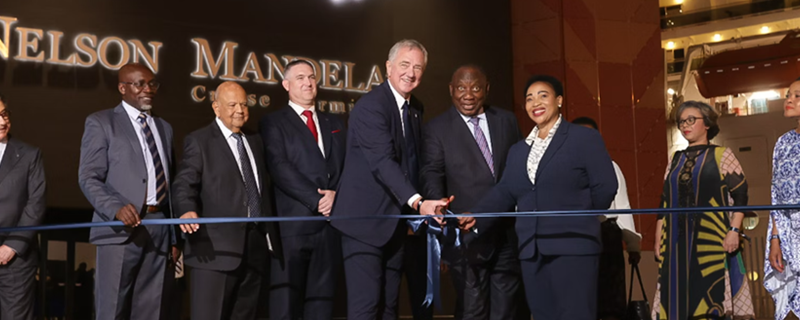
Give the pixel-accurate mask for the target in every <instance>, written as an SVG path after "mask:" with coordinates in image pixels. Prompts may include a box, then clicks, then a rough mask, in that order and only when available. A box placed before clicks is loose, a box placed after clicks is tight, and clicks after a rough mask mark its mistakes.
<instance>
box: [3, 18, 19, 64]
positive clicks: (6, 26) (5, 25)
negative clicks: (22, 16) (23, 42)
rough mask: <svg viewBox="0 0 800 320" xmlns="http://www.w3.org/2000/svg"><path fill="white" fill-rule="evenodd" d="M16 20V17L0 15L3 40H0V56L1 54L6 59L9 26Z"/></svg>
mask: <svg viewBox="0 0 800 320" xmlns="http://www.w3.org/2000/svg"><path fill="white" fill-rule="evenodd" d="M15 22H17V18H14V17H0V24H2V25H3V41H0V56H3V59H6V60H8V45H9V44H10V43H9V42H8V40H9V38H11V26H12V25H13V24H14V23H15Z"/></svg>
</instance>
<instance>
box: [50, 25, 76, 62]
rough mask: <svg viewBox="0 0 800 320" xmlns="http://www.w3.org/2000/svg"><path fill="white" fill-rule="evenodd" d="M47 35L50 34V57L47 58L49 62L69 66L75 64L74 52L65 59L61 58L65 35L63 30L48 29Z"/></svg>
mask: <svg viewBox="0 0 800 320" xmlns="http://www.w3.org/2000/svg"><path fill="white" fill-rule="evenodd" d="M47 35H48V36H50V59H47V62H49V63H54V64H63V65H69V66H71V65H74V64H75V53H72V54H71V55H69V57H67V58H66V59H63V60H62V59H61V58H59V55H60V54H61V52H60V51H61V37H63V36H64V33H63V32H61V31H47Z"/></svg>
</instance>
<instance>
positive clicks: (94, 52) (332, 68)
mask: <svg viewBox="0 0 800 320" xmlns="http://www.w3.org/2000/svg"><path fill="white" fill-rule="evenodd" d="M17 22H18V20H17V18H15V17H5V16H0V25H2V28H3V33H2V39H1V40H0V57H2V58H3V59H4V60H8V59H9V58H13V59H14V60H16V61H28V62H35V63H47V64H55V65H62V66H75V67H86V68H88V67H93V66H95V65H97V64H98V63H99V64H100V65H101V66H102V67H103V68H106V69H108V70H119V68H121V67H122V66H124V65H125V64H127V63H129V62H139V63H142V64H145V65H147V66H148V67H150V69H152V70H153V72H154V73H158V72H159V60H158V57H159V52H160V49H161V47H162V46H163V45H164V43H162V42H159V41H148V42H147V43H146V44H145V43H144V42H142V41H140V40H138V39H127V40H126V39H122V38H120V37H116V36H106V37H104V38H100V37H98V36H97V35H94V34H89V33H80V34H78V35H76V36H75V37H74V38H72V41H71V42H70V44H71V49H66V50H64V51H66V52H62V51H61V49H62V48H69V46H63V45H62V43H65V42H66V41H69V40H65V35H64V33H63V32H61V31H55V30H49V31H45V30H42V29H37V28H26V27H21V26H16V27H14V25H15V24H17ZM12 29H13V30H14V33H15V35H16V37H17V45H18V46H17V48H16V49H17V50H16V52H15V53H14V55H13V57H12V56H11V54H12V52H11V50H10V48H9V44H10V43H11V42H10V41H9V40H10V38H11V33H12ZM190 41H191V43H192V44H193V45H194V48H195V52H194V58H195V61H196V62H195V70H194V71H192V72H191V73H190V76H191V77H193V78H198V79H219V80H223V81H238V82H252V83H256V84H265V85H275V84H278V83H280V82H281V81H282V80H283V73H284V68H285V66H286V65H287V64H288V63H289V62H291V61H294V60H298V59H299V60H306V61H308V62H309V63H311V65H312V66H313V67H314V73H315V74H316V75H317V81H318V85H319V89H320V90H328V91H340V92H341V91H344V92H351V93H359V94H363V93H366V92H369V91H370V90H371V89H372V88H373V87H375V86H378V85H380V84H381V83H382V82H383V81H384V78H383V74H382V73H381V69H380V67H379V66H378V65H372V66H371V68H370V72H369V76H368V77H367V78H366V79H363V80H366V81H359V82H356V81H355V80H354V79H353V73H354V70H355V68H356V64H355V63H353V62H347V61H340V60H332V59H321V60H314V59H310V58H307V57H303V56H294V55H283V56H280V57H278V56H277V55H276V54H274V53H263V54H261V55H259V54H257V53H256V52H252V51H250V52H248V53H247V58H246V59H245V60H244V63H242V64H239V63H237V61H236V60H235V57H236V50H237V49H238V48H239V44H238V43H236V42H233V41H225V42H224V43H222V44H221V45H220V46H219V47H218V50H217V52H218V53H217V54H216V55H215V54H214V51H215V50H213V49H214V48H213V46H212V45H211V44H209V42H208V40H206V39H203V38H193V39H191V40H190ZM43 43H46V44H47V46H46V47H45V48H42V47H44V46H43V45H41V44H43ZM111 52H113V54H112V53H111ZM237 71H238V72H237ZM190 96H191V98H192V100H193V101H195V102H202V101H205V100H206V97H213V91H210V90H207V89H206V87H205V86H203V85H197V86H195V87H193V88H192V90H191V92H190ZM270 101H271V99H270V97H269V96H268V95H261V96H256V95H254V94H250V95H248V105H250V106H255V105H256V104H258V105H260V106H262V107H268V106H269V104H270ZM352 106H353V103H352V102H351V103H348V104H345V103H344V102H340V101H318V102H317V107H318V109H320V110H323V111H325V109H328V110H327V111H330V112H333V113H344V112H345V111H346V110H345V109H346V108H347V109H348V110H349V109H352Z"/></svg>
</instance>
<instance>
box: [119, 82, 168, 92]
mask: <svg viewBox="0 0 800 320" xmlns="http://www.w3.org/2000/svg"><path fill="white" fill-rule="evenodd" d="M119 83H122V84H129V85H132V86H133V87H134V88H136V89H137V90H139V91H142V90H144V88H145V87H148V88H150V90H158V88H160V87H161V82H158V81H150V82H147V83H143V84H140V83H138V82H127V81H120V82H119Z"/></svg>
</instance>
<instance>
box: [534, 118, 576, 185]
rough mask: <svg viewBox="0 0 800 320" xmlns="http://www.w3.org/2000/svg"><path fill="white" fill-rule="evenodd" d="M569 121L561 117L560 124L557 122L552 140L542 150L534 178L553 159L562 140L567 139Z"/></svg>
mask: <svg viewBox="0 0 800 320" xmlns="http://www.w3.org/2000/svg"><path fill="white" fill-rule="evenodd" d="M569 125H570V124H569V123H567V121H566V120H564V119H563V118H562V119H561V124H559V126H558V129H556V133H555V134H554V135H553V140H552V141H550V145H548V146H547V150H545V151H544V155H543V156H542V160H541V161H539V167H538V168H537V169H536V172H537V173H536V180H537V181H538V180H539V177H540V176H541V175H540V174H539V172H542V170H543V169H544V168H545V167H546V166H547V163H548V162H550V160H551V159H553V156H554V155H555V154H556V152H558V149H560V148H561V145H562V144H564V141H567V135H568V132H569Z"/></svg>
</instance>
